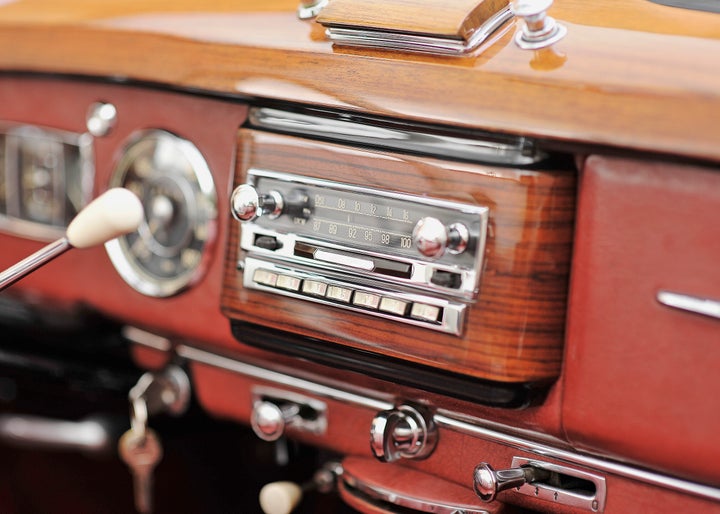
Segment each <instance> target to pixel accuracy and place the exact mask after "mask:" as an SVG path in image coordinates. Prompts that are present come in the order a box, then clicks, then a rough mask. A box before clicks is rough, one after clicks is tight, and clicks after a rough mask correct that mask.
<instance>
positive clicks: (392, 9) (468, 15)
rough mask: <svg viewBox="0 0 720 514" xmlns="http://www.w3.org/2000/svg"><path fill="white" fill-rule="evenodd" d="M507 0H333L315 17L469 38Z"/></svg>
mask: <svg viewBox="0 0 720 514" xmlns="http://www.w3.org/2000/svg"><path fill="white" fill-rule="evenodd" d="M507 4H508V0H453V1H452V2H448V1H446V0H371V1H366V0H361V1H359V0H333V1H332V2H330V4H329V5H328V6H327V7H326V8H325V9H323V11H322V12H321V13H320V15H319V16H318V18H317V21H318V23H320V24H322V25H325V26H333V27H363V28H369V29H373V30H382V31H387V32H402V33H405V34H422V35H432V36H438V37H443V38H449V39H463V40H467V39H469V38H470V37H471V36H472V35H473V34H474V33H475V32H476V31H477V29H478V28H479V27H480V25H482V24H483V23H484V22H485V21H487V19H488V18H490V17H491V16H492V15H493V14H496V13H497V12H498V11H499V10H500V9H501V8H502V7H504V6H506V5H507Z"/></svg>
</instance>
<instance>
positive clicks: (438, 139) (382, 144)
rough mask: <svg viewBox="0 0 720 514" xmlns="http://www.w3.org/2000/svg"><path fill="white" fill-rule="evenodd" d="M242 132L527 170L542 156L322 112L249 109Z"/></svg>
mask: <svg viewBox="0 0 720 514" xmlns="http://www.w3.org/2000/svg"><path fill="white" fill-rule="evenodd" d="M248 127H250V128H255V129H260V130H268V131H274V132H281V133H285V134H291V135H297V136H304V137H313V138H320V139H327V140H330V141H338V142H343V143H349V144H352V145H367V146H371V147H376V148H382V149H385V150H393V151H398V152H412V153H418V154H421V155H428V156H433V157H442V158H445V159H459V160H463V161H471V162H481V163H489V164H505V165H509V166H528V165H531V164H535V163H537V162H540V161H541V160H543V159H545V158H546V157H547V156H546V155H545V154H544V153H543V152H541V151H540V150H538V149H537V148H536V145H535V142H534V141H532V140H531V139H527V138H525V137H519V136H510V135H502V134H490V133H480V132H477V131H473V132H472V133H471V132H468V131H461V130H457V129H451V128H443V127H435V126H430V125H422V124H413V123H407V122H402V123H400V122H397V121H393V120H383V119H379V118H377V119H376V118H370V117H365V116H356V115H348V114H342V113H328V112H324V111H323V112H322V113H320V112H315V111H307V112H293V111H287V110H282V109H274V108H270V107H253V108H251V109H250V113H249V117H248Z"/></svg>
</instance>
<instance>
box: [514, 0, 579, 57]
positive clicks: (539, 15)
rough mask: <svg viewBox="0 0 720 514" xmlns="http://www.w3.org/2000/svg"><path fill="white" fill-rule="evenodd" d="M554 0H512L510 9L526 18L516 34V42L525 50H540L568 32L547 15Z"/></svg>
mask: <svg viewBox="0 0 720 514" xmlns="http://www.w3.org/2000/svg"><path fill="white" fill-rule="evenodd" d="M552 4H553V0H512V1H511V2H510V9H511V10H512V13H513V14H514V15H515V16H519V17H520V18H522V19H523V20H525V25H524V26H523V27H522V29H521V30H520V31H519V32H518V33H517V34H516V35H515V44H516V45H517V46H519V47H520V48H522V49H523V50H539V49H541V48H546V47H548V46H550V45H552V44H554V43H557V42H558V41H560V40H561V39H562V38H563V37H565V35H566V34H567V29H566V28H565V26H564V25H560V24H559V23H557V22H556V21H555V19H553V18H551V17H550V16H548V15H547V10H548V9H550V7H551V6H552Z"/></svg>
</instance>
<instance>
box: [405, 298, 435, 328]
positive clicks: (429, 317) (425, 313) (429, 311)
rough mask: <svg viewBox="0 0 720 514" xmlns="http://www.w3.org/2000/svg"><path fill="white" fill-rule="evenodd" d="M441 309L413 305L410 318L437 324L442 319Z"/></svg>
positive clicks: (431, 306) (423, 304) (420, 304)
mask: <svg viewBox="0 0 720 514" xmlns="http://www.w3.org/2000/svg"><path fill="white" fill-rule="evenodd" d="M440 312H441V310H440V307H437V306H435V305H428V304H426V303H417V302H415V303H413V306H412V310H411V311H410V317H411V318H413V319H417V320H420V321H429V322H431V323H436V322H437V321H438V319H439V318H440Z"/></svg>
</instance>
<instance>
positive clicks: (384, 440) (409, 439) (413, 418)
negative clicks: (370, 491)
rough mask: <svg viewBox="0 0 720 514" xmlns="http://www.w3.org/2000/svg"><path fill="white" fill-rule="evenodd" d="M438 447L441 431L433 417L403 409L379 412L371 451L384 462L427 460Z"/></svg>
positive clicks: (376, 417) (406, 407)
mask: <svg viewBox="0 0 720 514" xmlns="http://www.w3.org/2000/svg"><path fill="white" fill-rule="evenodd" d="M436 445H437V427H436V426H435V423H434V421H433V419H432V417H431V416H430V415H428V414H427V413H425V412H422V411H421V410H419V409H418V408H415V407H411V406H409V405H402V406H400V407H398V408H396V409H392V410H386V411H382V412H379V413H378V414H377V416H375V418H374V419H373V421H372V425H371V426H370V448H371V449H372V452H373V455H375V457H376V458H377V459H378V460H381V461H383V462H393V461H396V460H398V459H401V458H404V459H424V458H426V457H428V456H429V455H430V454H431V453H432V452H433V450H434V449H435V446H436Z"/></svg>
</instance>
